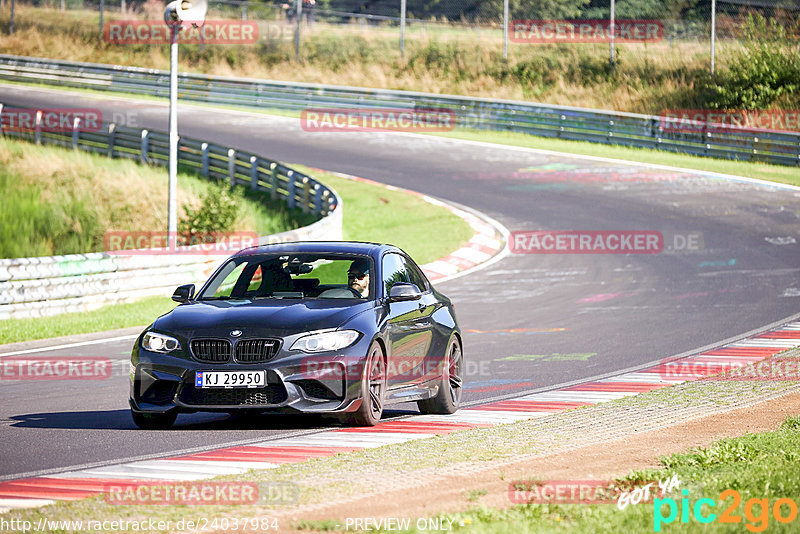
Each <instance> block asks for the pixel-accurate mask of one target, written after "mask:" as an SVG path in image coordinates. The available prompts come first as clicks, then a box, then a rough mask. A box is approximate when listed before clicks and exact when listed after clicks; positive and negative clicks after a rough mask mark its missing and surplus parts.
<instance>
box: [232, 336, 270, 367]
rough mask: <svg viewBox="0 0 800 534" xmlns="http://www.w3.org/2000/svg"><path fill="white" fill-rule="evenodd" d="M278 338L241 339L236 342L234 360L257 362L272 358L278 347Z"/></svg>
mask: <svg viewBox="0 0 800 534" xmlns="http://www.w3.org/2000/svg"><path fill="white" fill-rule="evenodd" d="M280 344H281V342H280V340H278V339H242V340H240V341H237V342H236V356H235V357H236V361H237V362H239V363H259V362H266V361H268V360H270V359H272V357H273V356H275V354H277V352H278V347H280Z"/></svg>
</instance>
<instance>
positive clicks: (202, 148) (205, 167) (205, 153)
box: [200, 143, 208, 178]
mask: <svg viewBox="0 0 800 534" xmlns="http://www.w3.org/2000/svg"><path fill="white" fill-rule="evenodd" d="M200 151H201V153H202V155H201V160H202V164H203V176H205V177H206V178H208V143H203V144H202V145H200Z"/></svg>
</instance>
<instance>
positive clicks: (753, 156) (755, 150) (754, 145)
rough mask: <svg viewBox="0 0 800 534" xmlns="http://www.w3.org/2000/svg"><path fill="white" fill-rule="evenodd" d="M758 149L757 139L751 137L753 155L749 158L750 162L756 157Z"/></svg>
mask: <svg viewBox="0 0 800 534" xmlns="http://www.w3.org/2000/svg"><path fill="white" fill-rule="evenodd" d="M758 147H759V145H758V137H753V155H752V156H750V160H754V159H756V156H757V155H758Z"/></svg>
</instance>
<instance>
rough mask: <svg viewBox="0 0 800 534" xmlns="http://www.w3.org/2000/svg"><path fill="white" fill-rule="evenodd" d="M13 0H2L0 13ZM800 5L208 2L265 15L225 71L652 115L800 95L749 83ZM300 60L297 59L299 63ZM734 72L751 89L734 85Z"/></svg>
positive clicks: (790, 69) (796, 65)
mask: <svg viewBox="0 0 800 534" xmlns="http://www.w3.org/2000/svg"><path fill="white" fill-rule="evenodd" d="M13 1H14V0H0V21H2V20H3V17H4V16H5V14H7V13H8V11H4V10H7V9H8V7H9V6H10V5H11V4H12V2H13ZM25 5H28V6H30V5H33V6H39V7H42V8H45V7H47V8H50V9H51V10H52V9H56V10H58V9H63V10H76V11H77V10H83V11H85V12H88V13H89V15H91V16H96V15H95V14H96V13H101V12H102V15H101V16H100V20H99V28H98V32H101V31H102V28H103V26H102V25H103V20H105V21H106V24H107V23H108V21H109V20H111V19H120V18H122V19H139V20H149V21H154V24H155V23H158V21H159V20H160V19H161V17H162V14H163V9H164V5H165V2H164V0H33V1H32V2H25ZM298 12H299V13H300V16H299V17H298ZM799 15H800V0H566V1H565V0H505V1H504V0H263V1H258V0H212V1H211V2H210V6H209V13H208V17H207V18H208V19H209V20H210V19H227V20H247V21H251V22H253V24H257V25H258V27H259V31H258V39H257V43H256V44H258V45H259V47H256V50H257V52H254V53H253V54H251V56H250V57H249V58H244V56H237V55H236V53H230V54H228V52H225V54H228V55H230V57H231V58H232V59H231V58H228V57H227V55H226V56H225V57H226V61H228V63H230V64H232V65H236V64H245V63H247V62H248V61H249V65H253V66H255V67H257V69H256V70H255V71H248V72H244V71H236V70H235V67H233V68H231V69H230V70H227V71H226V72H229V73H232V74H244V75H249V76H256V77H257V76H262V77H264V76H273V75H274V74H273V72H274V71H273V70H271V69H273V67H274V66H275V65H281V64H285V65H287V66H286V67H285V70H284V71H283V73H284V79H289V78H288V76H292V78H291V79H299V80H303V81H321V82H326V83H338V84H341V85H369V86H373V87H387V88H408V89H416V90H422V91H428V92H449V93H454V94H473V95H481V96H492V97H500V98H513V99H530V100H537V99H541V101H547V102H549V103H554V104H567V105H579V106H580V105H583V106H587V107H605V108H612V109H617V110H625V111H635V112H643V113H656V112H660V111H661V110H662V108H661V106H664V107H667V108H670V109H671V108H675V107H677V108H682V109H683V108H695V107H697V108H703V109H707V108H711V109H717V108H720V107H722V108H724V107H725V106H731V109H733V108H738V109H754V108H763V106H764V105H767V106H769V105H772V104H774V103H775V102H778V103H779V104H780V105H781V106H782V107H784V108H796V107H798V106H800V96H797V94H800V91H795V93H797V94H795V96H790V97H789V98H788V99H787V97H786V96H785V95H786V90H785V88H786V87H788V85H786V84H785V83H783V82H781V83H782V84H783V85H782V86H775V87H771V88H770V91H772V93H770V94H771V96H770V97H769V98H767V100H766V101H765V100H764V99H761V98H760V97H759V96H758V95H755V96H753V95H751V94H750V93H752V92H753V90H752V88H753V87H756V86H764V84H767V85H769V84H770V83H772V82H771V81H769V79H773V78H776V77H778V78H781V77H782V78H791V77H792V76H794V73H796V72H797V73H800V70H799V69H800V60H798V59H797V58H798V57H800V54H798V46H797V44H798V42H800V41H799V40H798V36H800V22H799V21H798V19H799V18H800V17H799ZM753 16H755V17H757V18H756V19H751V17H753ZM95 20H97V19H95ZM753 20H755V23H754V22H753ZM0 24H2V22H0ZM612 28H613V30H612ZM101 35H102V34H101ZM773 37H780V43H779V45H778V46H779V48H781V53H782V54H784V56H785V57H783V56H782V57H779V55H775V54H772V52H771V51H770V50H763V49H761V50H756V49H757V48H758V47H762V48H763V46H764V43H773V42H777V40H776V39H773ZM248 44H253V42H249V43H248ZM770 46H771V45H770ZM748 47H749V48H748ZM8 52H9V53H21V52H18V51H15V50H10V51H8ZM187 53H188V52H187ZM191 53H192V54H194V53H193V52H191ZM747 54H750V56H748V55H747ZM753 54H756V55H758V54H761V56H759V57H763V58H764V59H765V60H766V61H768V62H772V63H770V65H769V67H768V70H769V72H767V71H765V72H762V73H761V74H758V73H755V72H753V73H750V74H752V76H750V77H749V78H748V76H744V75H742V76H740V77H739V78H740V79H739V80H733V81H731V80H728V79H727V78H726V79H718V80H710V81H709V79H708V78H706V77H705V76H707V75H709V74H710V73H713V72H714V69H715V67H716V69H717V70H718V71H719V70H720V69H722V70H723V71H724V72H725V73H727V72H729V71H735V70H736V69H739V71H741V70H742V69H744V68H745V67H747V61H748V60H747V57H751V56H753ZM770 54H772V55H770ZM23 55H24V54H23ZM206 55H207V56H209V57H222V55H224V54H222V53H218V54H217V55H216V56H215V55H214V54H210V53H209V52H206ZM192 57H197V54H194V55H193V56H192ZM753 57H754V56H753ZM792 58H794V59H792ZM291 60H299V62H298V64H297V69H295V68H294V67H293V66H288V65H289V64H290V63H291ZM210 62H211V60H210V59H209V60H208V63H210ZM237 62H238V63H237ZM787 62H788V63H787ZM787 65H788V66H787ZM751 67H752V68H751V70H754V69H755V67H756V63H755V62H751ZM303 68H305V69H306V71H304V72H302V73H299V74H297V77H294V74H295V72H300V69H303ZM293 69H294V70H293ZM314 69H316V70H314ZM206 72H209V73H211V72H214V71H211V70H206ZM346 72H350V73H352V74H351V75H350V76H347V75H345V74H343V73H346ZM370 73H372V74H375V73H378V74H375V76H374V79H373V78H370V77H369V75H370ZM734 74H737V75H738V74H742V73H741V72H738V73H736V72H734ZM745 74H747V73H745ZM331 75H335V76H333V77H332V76H331ZM799 75H800V74H799ZM315 76H316V77H315ZM759 76H760V78H759ZM762 78H763V79H762ZM768 78H769V79H768ZM426 80H428V81H427V82H426ZM431 80H432V81H431ZM486 80H490V81H489V82H487V81H486ZM712 82H713V83H712ZM736 83H739V84H740V85H743V86H747V85H748V84H750V85H751V86H752V87H744V88H736V89H734V90H728V89H727V86H731V85H735V84H736ZM715 84H716V85H715ZM773 85H774V84H773ZM789 85H791V83H789ZM795 85H796V83H795ZM565 87H566V89H565ZM781 87H784V89H782V88H781ZM740 89H741V90H740ZM732 91H734V92H735V91H738V94H737V95H732ZM781 91H783V93H782V92H781ZM720 95H721V97H720ZM782 95H783V96H782Z"/></svg>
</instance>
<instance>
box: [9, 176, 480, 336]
mask: <svg viewBox="0 0 800 534" xmlns="http://www.w3.org/2000/svg"><path fill="white" fill-rule="evenodd" d="M296 167H297V168H300V167H299V166H296ZM303 170H304V171H305V172H308V173H310V174H311V175H312V176H314V177H316V178H318V179H320V180H321V181H322V182H323V183H325V184H327V185H330V186H331V187H333V188H334V189H336V191H337V192H338V193H339V195H341V197H342V199H343V200H344V221H343V222H344V224H343V232H344V238H345V239H348V240H358V241H376V242H391V243H393V244H395V245H397V246H399V247H401V248H403V249H404V250H406V251H407V252H408V253H409V254H411V256H412V257H413V258H414V259H415V260H416V261H417V262H418V263H420V264H423V263H428V262H431V261H433V260H436V259H438V258H440V257H442V256H444V255H446V254H447V253H449V252H452V251H453V250H456V249H457V248H459V247H460V246H461V245H462V244H464V243H465V242H466V241H467V240H469V238H470V237H472V229H471V228H470V227H469V225H467V224H466V223H465V222H464V221H463V220H461V219H460V218H458V217H457V216H455V215H453V214H452V213H450V212H449V211H448V210H446V209H444V208H441V207H437V206H433V205H432V204H429V203H427V202H425V201H424V200H422V199H421V198H419V197H417V196H415V195H409V194H408V193H404V192H400V191H390V190H388V189H384V188H382V187H378V186H374V185H371V184H365V183H363V182H357V181H354V180H347V179H344V178H339V177H337V176H333V175H331V174H328V173H321V172H317V171H311V170H309V169H305V168H303ZM408 213H414V217H413V219H411V220H409V219H408V217H407V214H408ZM430 228H439V229H441V231H439V232H436V233H432V232H431V231H430ZM173 305H174V303H173V302H172V301H171V300H170V299H169V298H168V296H164V297H152V298H148V299H144V300H141V301H138V302H132V303H127V304H118V305H110V306H103V307H102V308H100V309H98V310H95V311H91V312H82V313H71V314H62V315H57V316H52V317H38V318H32V319H10V320H6V321H0V344H2V343H13V342H16V341H30V340H34V339H43V338H48V337H56V336H65V335H73V334H83V333H88V332H101V331H103V330H109V329H115V328H124V327H129V326H144V325H147V324H149V323H150V322H152V321H153V319H155V318H156V317H157V316H159V315H161V314H163V313H166V312H167V311H169V310H170V309H171V308H172V306H173Z"/></svg>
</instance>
